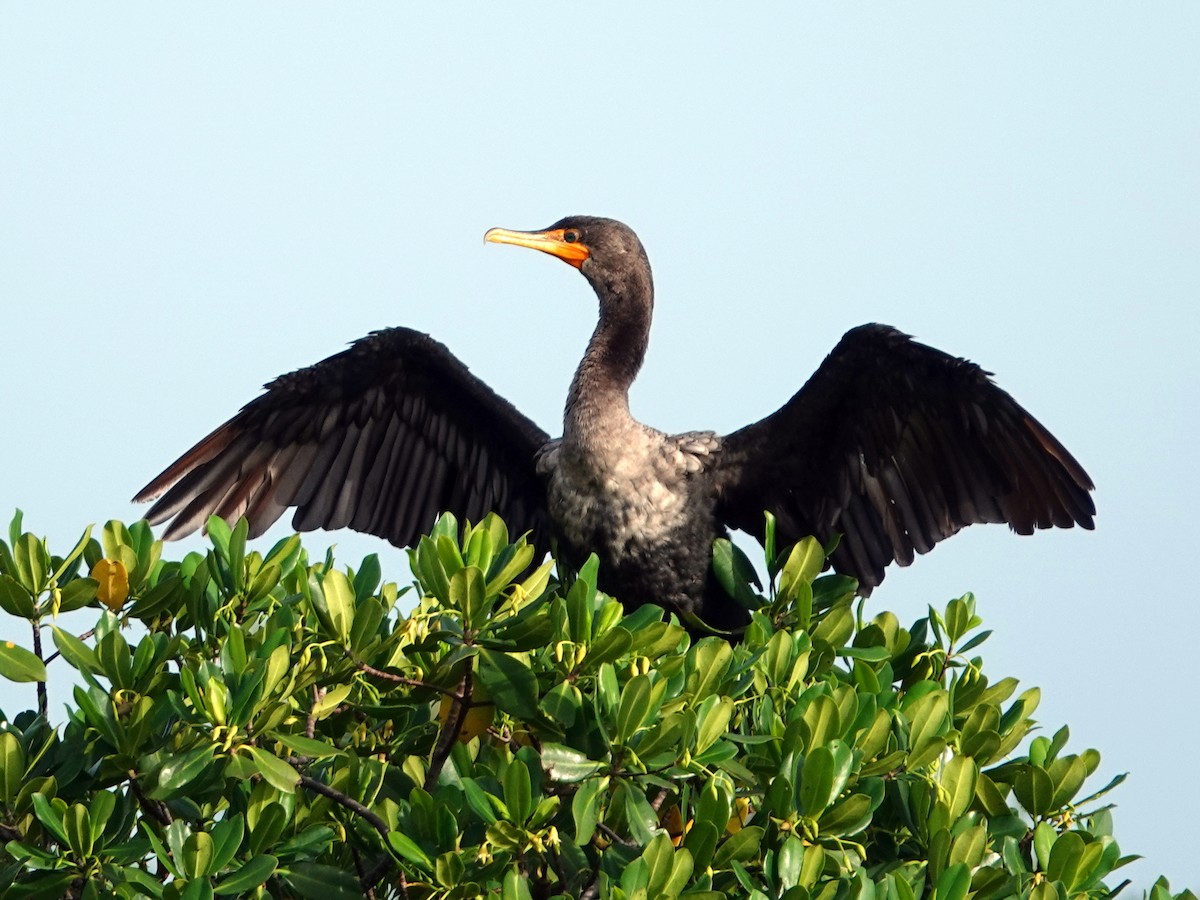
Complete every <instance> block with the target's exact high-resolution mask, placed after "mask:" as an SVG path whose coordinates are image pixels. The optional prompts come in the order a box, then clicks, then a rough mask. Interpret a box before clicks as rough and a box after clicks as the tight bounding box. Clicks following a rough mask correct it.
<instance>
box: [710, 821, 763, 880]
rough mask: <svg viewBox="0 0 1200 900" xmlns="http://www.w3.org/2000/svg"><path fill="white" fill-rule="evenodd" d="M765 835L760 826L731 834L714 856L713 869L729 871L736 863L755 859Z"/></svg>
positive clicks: (751, 826) (748, 827)
mask: <svg viewBox="0 0 1200 900" xmlns="http://www.w3.org/2000/svg"><path fill="white" fill-rule="evenodd" d="M764 834H765V831H764V830H763V828H762V827H761V826H759V825H749V826H747V827H745V828H743V829H742V830H741V831H737V832H734V833H733V834H731V835H730V836H729V838H728V839H727V840H726V841H725V842H724V843H723V844H721V846H719V847H718V848H717V852H716V853H715V854H714V855H713V861H712V867H713V869H715V870H718V871H719V870H721V869H728V868H729V867H730V865H731V864H732V863H733V862H734V861H737V862H745V861H746V860H749V859H754V858H755V857H756V856H757V855H758V854H759V852H760V850H761V848H762V840H763V835H764Z"/></svg>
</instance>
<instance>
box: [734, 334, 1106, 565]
mask: <svg viewBox="0 0 1200 900" xmlns="http://www.w3.org/2000/svg"><path fill="white" fill-rule="evenodd" d="M722 447H723V450H722V457H721V461H720V463H719V465H720V470H719V472H718V473H717V483H718V490H719V492H720V501H719V507H718V515H719V516H721V518H722V519H723V521H724V522H725V523H726V524H727V525H730V526H733V527H735V528H740V529H742V530H744V531H747V532H750V533H752V534H756V535H758V536H759V537H760V538H761V537H762V529H763V522H762V511H763V510H765V509H767V510H771V511H772V512H773V513H774V514H775V515H776V517H777V519H778V526H777V527H778V529H779V534H780V538H781V540H787V541H793V540H797V539H799V538H800V537H803V536H804V535H807V534H814V535H816V536H817V537H818V538H820V539H822V540H828V539H829V538H831V537H832V536H833V535H834V534H836V533H840V534H841V535H842V540H841V543H840V544H839V546H838V548H837V550H836V551H835V552H834V555H833V565H834V568H835V569H837V570H838V571H840V572H843V573H845V574H848V575H853V576H854V577H856V578H858V579H859V581H860V583H861V584H862V585H863V586H865V587H867V588H870V587H873V586H875V585H877V584H879V582H880V581H882V580H883V570H884V567H885V566H887V565H888V564H889V563H890V562H892V561H893V560H895V561H897V562H899V563H900V565H908V564H909V563H911V562H912V561H913V554H914V552H916V553H927V552H929V550H931V549H932V548H933V546H934V544H936V543H937V542H938V541H940V540H943V539H944V538H947V537H949V536H950V535H952V534H954V533H955V532H957V531H958V530H959V529H961V528H963V527H964V526H967V525H971V524H974V523H976V522H1007V523H1008V524H1009V525H1010V526H1011V527H1012V529H1013V530H1014V531H1017V532H1019V533H1021V534H1030V533H1032V532H1033V530H1034V529H1035V528H1051V527H1058V528H1069V527H1071V526H1072V525H1080V526H1082V527H1084V528H1089V529H1090V528H1092V527H1093V521H1092V517H1093V516H1094V515H1095V512H1096V508H1095V505H1094V504H1093V502H1092V498H1091V495H1090V494H1089V491H1091V490H1092V487H1093V485H1092V481H1091V479H1090V478H1089V477H1088V475H1087V473H1086V472H1085V471H1084V470H1083V467H1082V466H1080V465H1079V463H1078V462H1076V461H1075V458H1074V457H1073V456H1071V454H1070V453H1068V452H1067V450H1066V448H1065V447H1063V445H1062V444H1060V443H1059V442H1058V440H1056V439H1055V437H1054V436H1053V435H1052V434H1050V432H1049V431H1047V430H1046V429H1045V428H1044V427H1043V426H1042V425H1041V424H1040V423H1039V422H1038V421H1037V420H1036V419H1034V418H1033V416H1031V415H1030V414H1029V413H1027V412H1026V411H1025V410H1024V409H1022V408H1021V406H1020V405H1018V404H1017V402H1016V401H1015V400H1014V399H1013V398H1012V397H1011V396H1009V395H1008V394H1007V393H1005V392H1004V391H1002V390H1000V388H998V387H996V385H995V384H993V383H992V381H991V379H990V378H989V377H988V373H987V372H984V371H983V370H982V369H980V368H979V367H978V366H976V365H975V364H973V363H970V362H967V361H966V360H962V359H956V358H955V357H952V356H949V355H947V354H945V353H942V352H941V351H940V350H935V349H933V348H932V347H927V346H925V345H924V344H919V343H917V342H915V341H913V340H911V339H910V338H909V337H908V335H905V334H901V333H900V332H899V331H896V330H895V329H893V328H889V327H887V326H884V325H864V326H861V327H859V328H856V329H854V330H852V331H850V332H848V333H847V334H846V335H845V336H844V337H843V338H842V340H841V341H839V342H838V345H837V346H836V347H835V348H834V349H833V352H832V353H830V354H829V356H828V357H827V358H826V359H825V361H824V362H823V363H822V364H821V366H820V368H819V369H817V371H816V373H815V374H814V375H813V376H812V378H810V379H809V380H808V382H807V383H806V384H805V385H804V387H803V388H801V389H800V390H799V391H798V392H797V393H796V395H795V396H794V397H792V399H791V400H789V401H788V402H787V404H785V405H784V406H783V407H782V408H781V409H780V410H778V411H777V412H775V413H773V414H772V415H770V416H768V417H767V418H765V419H763V420H761V421H759V422H756V423H754V424H753V425H748V426H746V427H745V428H743V429H741V430H740V431H736V432H734V433H733V434H731V435H728V436H727V437H726V438H724V440H723V442H722Z"/></svg>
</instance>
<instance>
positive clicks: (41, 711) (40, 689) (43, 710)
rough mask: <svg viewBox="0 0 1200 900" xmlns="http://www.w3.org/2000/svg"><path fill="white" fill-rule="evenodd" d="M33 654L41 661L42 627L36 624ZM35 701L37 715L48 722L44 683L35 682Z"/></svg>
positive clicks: (46, 696) (34, 627) (48, 714)
mask: <svg viewBox="0 0 1200 900" xmlns="http://www.w3.org/2000/svg"><path fill="white" fill-rule="evenodd" d="M33 654H34V656H36V657H37V658H38V659H42V626H41V625H40V624H38V623H36V622H35V623H34V625H33ZM45 662H46V661H45V660H44V659H43V660H42V664H43V665H45ZM37 701H38V715H39V716H41V717H42V718H43V719H47V720H48V719H49V718H50V697H49V696H48V695H47V694H46V682H45V681H39V682H37Z"/></svg>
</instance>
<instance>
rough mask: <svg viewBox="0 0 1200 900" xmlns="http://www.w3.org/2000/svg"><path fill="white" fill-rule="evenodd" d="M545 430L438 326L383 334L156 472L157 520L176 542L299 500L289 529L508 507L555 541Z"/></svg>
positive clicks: (405, 531)
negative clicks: (543, 474)
mask: <svg viewBox="0 0 1200 900" xmlns="http://www.w3.org/2000/svg"><path fill="white" fill-rule="evenodd" d="M547 440H548V435H547V434H546V433H545V432H544V431H542V430H541V429H540V428H538V427H537V426H536V425H535V424H534V423H533V422H531V421H530V420H529V419H528V418H526V417H525V416H524V415H522V414H521V413H520V412H518V411H517V410H516V409H515V408H514V407H513V406H512V405H511V404H509V403H508V402H507V401H505V400H504V399H502V398H501V397H499V396H498V395H497V394H496V393H495V392H493V391H492V390H491V389H490V388H489V387H488V386H487V385H486V384H484V383H483V382H482V381H480V380H479V379H478V378H476V377H475V376H474V375H472V374H471V373H470V372H469V371H468V370H467V367H466V366H464V365H463V364H462V363H461V362H459V360H458V359H457V358H455V357H454V356H453V355H452V354H451V353H450V351H449V350H447V349H446V348H445V347H444V346H442V345H441V344H439V343H438V342H437V341H435V340H433V339H432V338H430V337H429V336H428V335H425V334H422V333H420V332H417V331H412V330H410V329H407V328H391V329H387V330H384V331H376V332H374V333H372V334H370V335H368V336H367V337H365V338H362V339H361V340H359V341H357V342H355V343H354V344H352V345H351V346H350V348H349V349H347V350H345V351H343V352H342V353H339V354H337V355H336V356H331V357H330V358H329V359H326V360H323V361H322V362H319V363H317V364H316V365H313V366H309V367H308V368H306V369H300V370H299V371H296V372H293V373H291V374H290V375H284V376H282V377H280V378H277V379H275V380H274V381H273V382H271V383H270V384H268V385H267V386H266V393H264V394H262V395H261V396H259V397H257V398H256V399H254V400H252V401H250V403H248V404H246V406H244V407H243V408H242V410H241V411H240V412H239V413H238V414H237V415H236V416H234V417H233V418H232V419H230V420H229V421H228V422H226V423H225V424H224V425H222V426H221V427H219V428H218V429H217V430H216V431H214V432H212V433H211V434H210V435H208V437H206V438H204V439H203V440H202V441H200V442H199V443H198V444H196V446H195V447H193V448H192V449H191V450H189V451H188V452H187V453H185V454H184V455H183V456H182V457H180V458H179V459H178V460H176V461H175V462H174V463H172V464H171V465H170V466H168V467H167V469H166V470H165V471H164V472H162V474H160V475H158V476H157V477H156V478H154V479H153V480H152V481H151V482H150V483H149V484H148V485H146V487H144V488H143V489H142V490H141V491H140V492H139V493H138V495H137V497H135V498H134V499H135V500H136V501H139V502H140V501H146V500H152V499H154V498H155V497H159V495H161V497H159V499H158V502H157V503H155V504H154V506H153V507H151V509H150V511H149V513H148V514H147V517H146V518H147V519H148V520H149V521H150V522H151V523H152V524H159V523H161V522H165V521H167V520H168V519H172V520H173V521H171V524H170V525H169V527H168V528H167V530H166V532H165V535H164V536H165V537H166V538H168V539H171V538H177V537H183V536H184V535H187V534H190V533H191V532H193V531H195V530H196V529H197V528H199V527H201V526H202V525H203V524H204V523H205V522H206V521H207V520H208V517H209V516H210V515H214V514H215V515H218V516H221V517H222V518H224V519H226V520H227V521H230V522H232V521H233V520H235V519H237V518H238V517H240V516H243V515H244V516H246V518H247V519H248V520H249V522H250V534H251V536H257V535H259V534H262V532H264V531H266V529H267V528H268V527H270V525H271V524H272V523H274V522H275V521H276V520H277V519H278V518H279V517H280V516H281V515H282V514H283V512H284V511H285V510H286V509H288V508H289V507H295V508H296V513H295V516H294V517H293V520H292V524H293V526H294V527H295V528H296V529H297V530H300V531H308V530H311V529H314V528H325V529H335V528H345V527H349V528H352V529H354V530H355V531H361V532H366V533H368V534H374V535H378V536H380V537H383V538H386V539H387V540H389V541H391V542H392V543H393V544H396V545H397V546H406V545H409V544H411V543H413V542H414V541H415V540H416V539H417V538H418V537H419V536H420V535H421V534H424V533H425V532H426V531H427V530H428V529H429V528H430V527H431V526H432V525H433V522H434V519H435V517H436V515H437V514H438V513H439V512H442V511H450V512H453V513H454V514H455V515H456V516H458V517H459V518H460V519H461V518H467V519H470V520H472V521H476V522H477V521H479V520H480V519H481V518H483V516H484V515H486V514H487V513H488V512H492V511H495V512H497V513H499V514H500V515H501V516H502V517H503V518H504V520H505V521H506V522H507V523H508V525H509V527H510V528H512V529H513V531H514V533H521V532H524V531H532V532H533V535H532V537H533V540H534V542H535V544H536V545H537V546H538V547H539V548H542V549H546V548H547V547H548V540H547V530H546V522H545V489H544V487H543V485H542V482H541V480H540V479H539V477H538V476H537V474H536V473H535V471H534V454H535V453H536V452H537V450H538V448H539V447H541V446H542V445H543V444H544V443H545V442H546V441H547Z"/></svg>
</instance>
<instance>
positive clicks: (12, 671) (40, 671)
mask: <svg viewBox="0 0 1200 900" xmlns="http://www.w3.org/2000/svg"><path fill="white" fill-rule="evenodd" d="M0 675H3V676H4V677H5V678H7V679H8V680H9V681H45V680H46V665H45V663H43V662H42V661H41V660H40V659H38V658H37V657H36V656H35V655H34V654H32V653H30V652H29V651H28V650H26V649H25V648H24V647H18V646H17V645H16V644H14V643H13V642H12V641H0Z"/></svg>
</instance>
